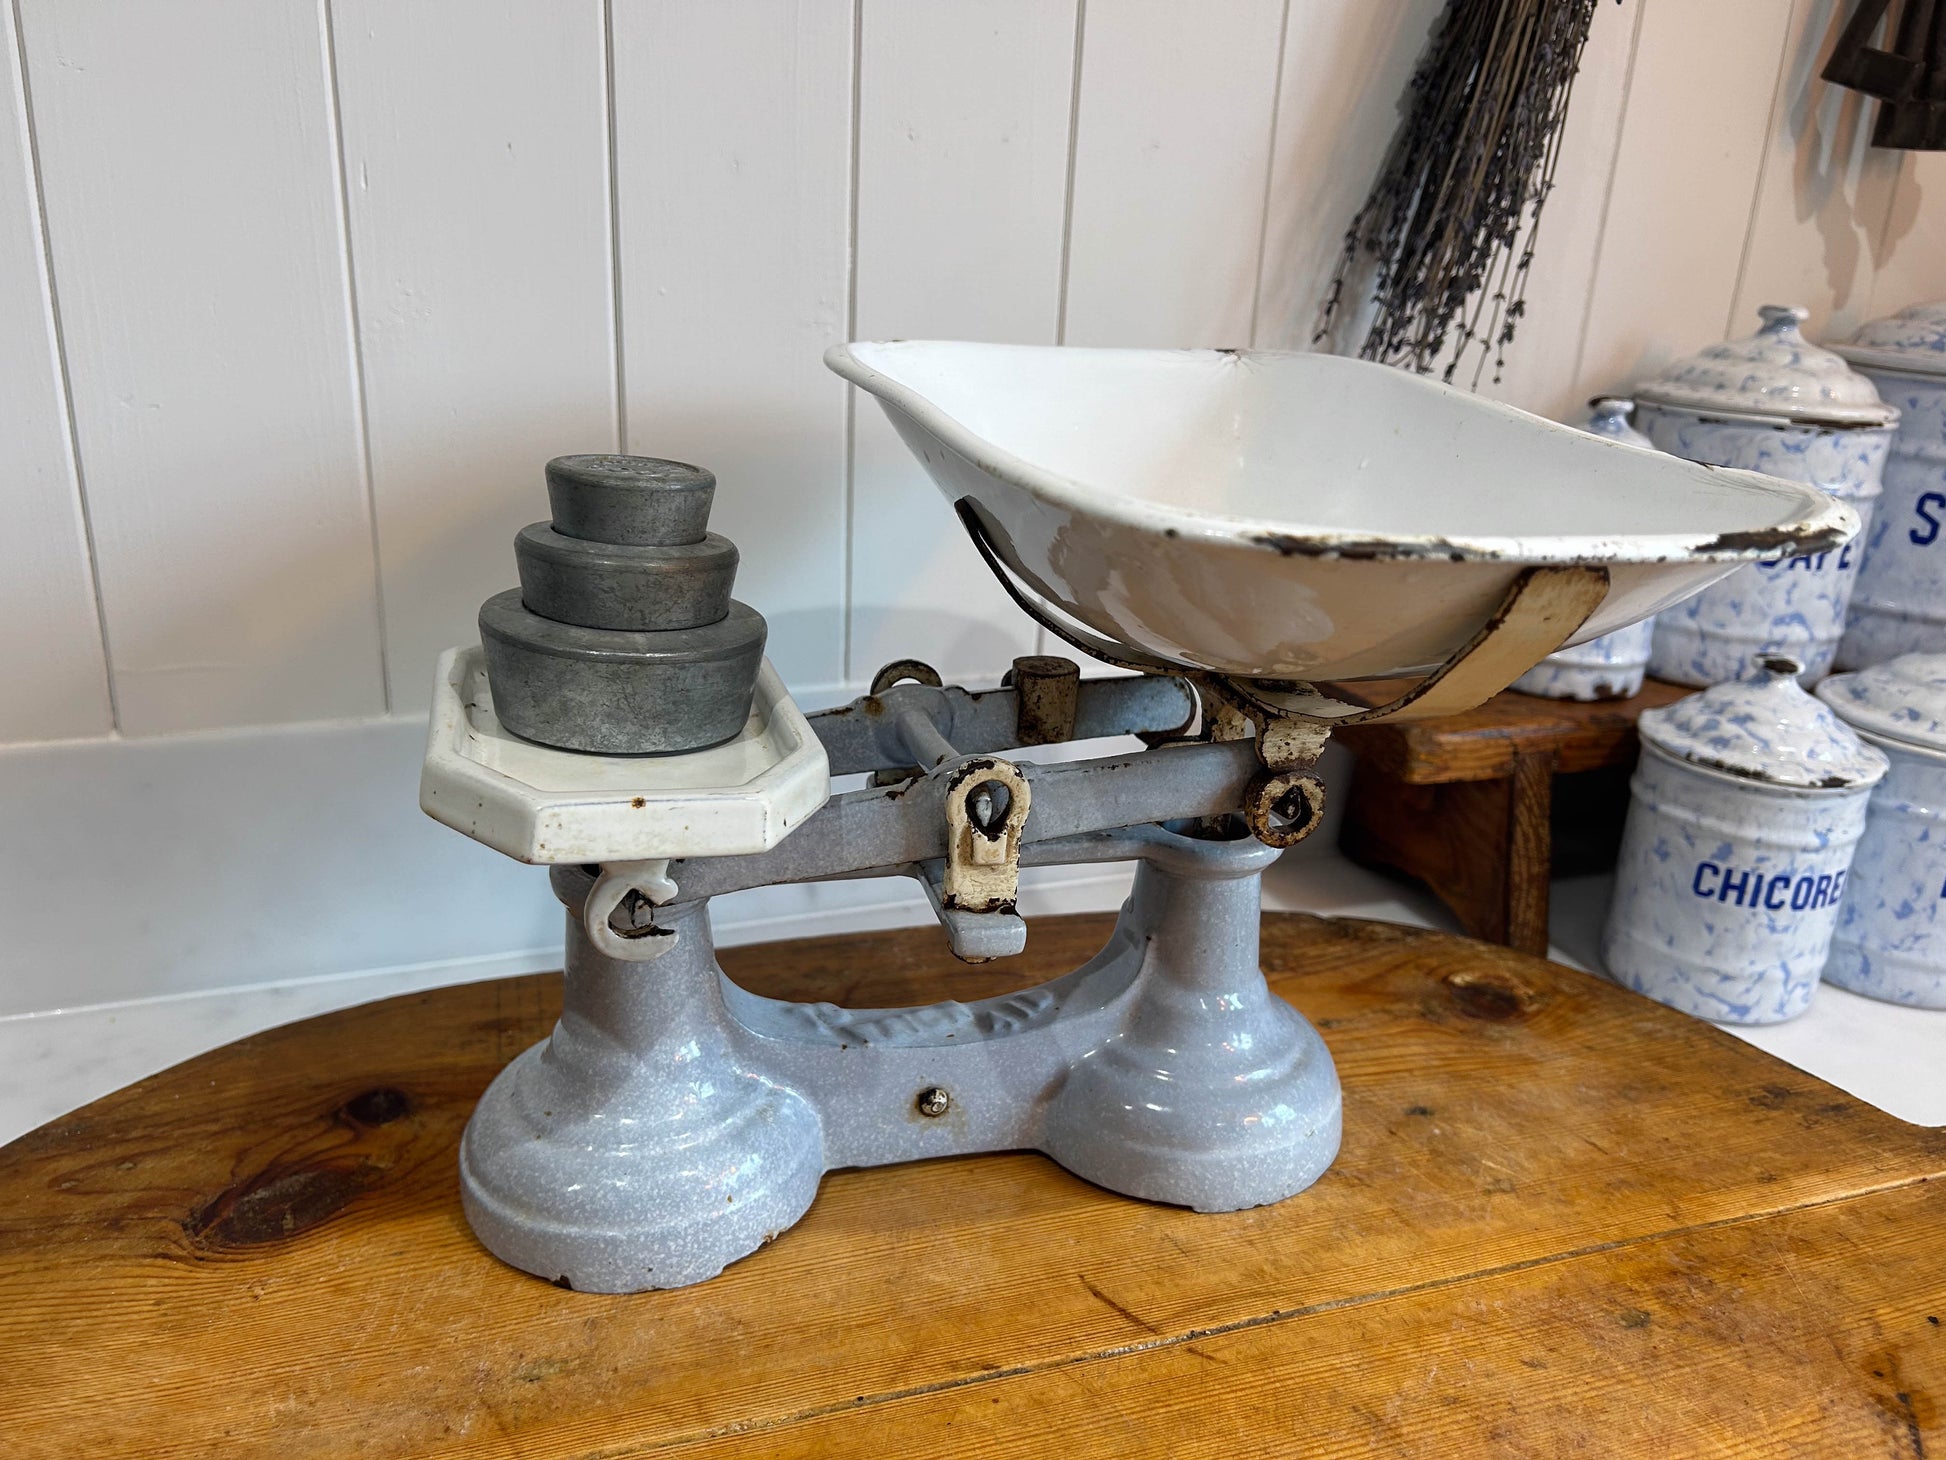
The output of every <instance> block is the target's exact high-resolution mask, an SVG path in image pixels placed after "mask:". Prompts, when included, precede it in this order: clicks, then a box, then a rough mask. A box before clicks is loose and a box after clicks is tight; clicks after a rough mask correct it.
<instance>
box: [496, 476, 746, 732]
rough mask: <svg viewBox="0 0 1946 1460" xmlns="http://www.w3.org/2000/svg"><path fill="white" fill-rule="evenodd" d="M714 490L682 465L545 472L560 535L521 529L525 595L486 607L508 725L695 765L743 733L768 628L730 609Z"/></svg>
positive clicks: (514, 592)
mask: <svg viewBox="0 0 1946 1460" xmlns="http://www.w3.org/2000/svg"><path fill="white" fill-rule="evenodd" d="M715 491H716V478H715V477H714V476H712V475H711V474H710V473H709V472H707V471H705V470H703V469H702V468H701V467H697V466H690V465H688V464H687V463H684V462H680V461H662V460H658V459H657V458H655V457H648V456H606V455H599V456H560V457H556V458H555V459H554V460H553V461H550V462H549V463H548V464H547V492H548V501H549V505H550V507H551V509H552V521H551V522H536V523H533V524H531V525H529V526H527V527H524V528H522V529H521V530H520V533H519V534H518V536H517V537H516V538H515V539H514V558H515V561H516V563H517V564H518V567H519V571H520V587H519V588H518V589H508V590H507V591H506V592H504V593H498V594H495V595H494V596H493V597H492V598H489V599H488V600H487V601H486V602H485V603H484V604H482V605H481V606H480V643H481V645H482V647H483V648H484V649H485V651H486V661H487V678H488V681H489V683H490V684H491V686H492V689H493V706H494V712H495V714H497V715H498V716H499V718H500V722H501V723H502V724H503V725H505V726H506V727H507V728H508V729H509V730H512V731H513V732H514V733H515V734H516V735H520V736H523V737H524V738H526V739H528V740H534V741H538V742H539V743H541V744H542V745H551V746H555V747H556V748H558V749H562V750H582V751H592V752H595V753H598V754H606V755H666V754H673V753H676V752H680V751H689V750H701V749H703V748H705V747H707V746H711V745H717V744H720V743H722V742H723V741H726V740H729V739H731V738H732V737H734V736H735V735H736V734H737V733H738V732H739V731H740V730H742V728H743V724H744V721H745V720H746V719H747V718H748V717H749V714H750V701H751V695H752V692H753V691H754V689H755V686H756V680H757V667H758V665H759V664H760V663H761V662H762V660H763V652H764V637H765V632H766V629H765V624H764V620H763V615H762V614H760V613H758V612H757V611H756V610H755V609H753V608H751V607H750V606H749V605H747V604H743V603H738V602H737V601H736V600H735V599H733V598H731V597H730V589H731V587H732V585H733V583H734V581H735V578H736V568H737V550H736V545H735V544H734V543H732V542H731V541H730V540H729V539H728V538H725V537H720V536H718V535H717V534H716V533H713V532H710V531H708V524H709V509H710V502H711V499H712V498H713V497H714V495H715Z"/></svg>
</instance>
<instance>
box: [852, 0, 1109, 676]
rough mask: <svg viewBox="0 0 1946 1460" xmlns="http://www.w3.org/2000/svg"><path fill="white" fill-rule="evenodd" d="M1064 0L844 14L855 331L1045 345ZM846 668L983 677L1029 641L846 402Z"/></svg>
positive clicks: (913, 470)
mask: <svg viewBox="0 0 1946 1460" xmlns="http://www.w3.org/2000/svg"><path fill="white" fill-rule="evenodd" d="M1075 9H1076V7H1075V5H1074V4H1073V3H1072V0H980V3H974V4H969V3H965V0H923V3H914V0H868V3H866V5H865V7H864V11H863V15H862V20H861V40H860V45H861V49H860V62H859V68H860V69H859V101H858V105H859V142H858V243H857V249H858V265H857V284H856V288H857V318H856V332H857V334H858V336H859V337H860V338H861V339H883V338H891V339H927V338H931V339H971V340H1005V341H1013V342H1017V343H1026V344H1052V343H1054V342H1055V339H1056V337H1057V332H1058V329H1059V325H1060V294H1061V230H1062V224H1063V219H1064V215H1065V204H1066V197H1067V172H1068V121H1069V114H1070V111H1071V108H1072V102H1073V80H1074V49H1075ZM855 409H856V413H857V414H856V418H855V424H854V429H855V433H856V435H855V438H854V461H853V478H852V480H853V504H854V507H853V514H852V575H851V612H852V652H851V663H850V673H851V676H852V677H853V678H854V679H862V678H865V677H868V676H869V675H870V674H871V673H872V672H873V670H874V669H876V668H877V667H878V666H879V665H880V664H883V663H886V662H888V661H890V660H892V659H897V658H903V657H911V656H915V655H916V656H918V657H921V658H924V659H926V660H927V661H928V662H930V663H932V664H934V665H936V666H937V667H938V668H939V669H940V670H941V672H943V673H945V674H946V675H948V676H949V677H950V676H982V675H991V674H992V673H994V672H995V671H996V670H998V669H999V668H1001V667H1003V666H1004V665H1005V664H1006V662H1007V661H1008V659H1009V658H1011V657H1012V656H1013V655H1015V654H1019V653H1027V652H1030V651H1031V649H1032V647H1033V642H1034V628H1033V625H1032V624H1030V623H1029V622H1028V621H1027V619H1026V618H1025V617H1024V616H1023V615H1022V614H1021V613H1020V611H1019V610H1018V609H1016V608H1015V607H1014V606H1013V605H1012V604H1011V603H1009V602H1008V601H1007V600H1006V598H1005V596H1004V594H1003V593H1002V592H1001V590H1000V587H999V585H998V584H996V583H994V582H993V580H992V578H991V577H990V576H989V575H988V573H987V570H986V568H985V567H984V565H982V564H981V562H980V560H979V558H978V557H977V556H976V554H975V553H974V551H973V548H972V546H971V544H969V543H968V542H967V541H966V540H965V537H964V535H963V534H962V533H961V531H960V528H959V525H958V523H957V522H955V521H954V520H953V517H952V514H951V513H950V511H949V510H948V508H947V504H946V502H945V500H944V499H943V498H941V497H940V495H939V493H938V492H937V491H936V490H935V489H934V488H933V486H932V484H931V482H930V481H929V480H928V479H927V478H926V475H925V473H924V472H923V471H922V470H921V469H920V468H919V465H918V463H917V462H916V461H915V460H914V459H913V457H912V454H911V453H910V452H909V451H907V450H906V448H905V446H904V445H903V444H901V443H900V441H899V439H898V438H897V436H896V435H894V434H893V431H892V429H891V427H890V426H889V425H888V424H887V423H886V421H885V418H884V415H883V413H882V412H881V411H880V410H879V408H878V404H877V402H876V401H874V400H873V399H871V398H870V397H869V396H864V395H860V396H859V397H858V399H857V401H856V404H855Z"/></svg>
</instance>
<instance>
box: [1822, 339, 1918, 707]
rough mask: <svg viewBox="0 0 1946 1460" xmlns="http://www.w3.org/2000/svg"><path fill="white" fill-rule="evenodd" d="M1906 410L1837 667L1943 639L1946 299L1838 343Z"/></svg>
mask: <svg viewBox="0 0 1946 1460" xmlns="http://www.w3.org/2000/svg"><path fill="white" fill-rule="evenodd" d="M1832 348H1833V349H1834V350H1836V351H1837V352H1838V353H1839V354H1840V355H1842V356H1844V357H1845V359H1847V360H1849V361H1850V362H1851V363H1852V364H1853V365H1854V366H1855V367H1857V369H1858V370H1859V371H1861V372H1862V373H1863V374H1865V375H1867V376H1869V377H1870V378H1871V380H1872V383H1873V384H1874V385H1876V386H1877V387H1878V393H1879V395H1880V396H1882V397H1883V398H1884V400H1885V402H1886V404H1888V405H1890V406H1893V407H1895V408H1896V409H1897V410H1898V412H1899V429H1898V432H1897V434H1896V435H1894V436H1893V438H1892V452H1891V455H1890V457H1888V458H1887V460H1886V463H1885V495H1884V496H1883V497H1882V498H1880V499H1879V507H1878V512H1877V514H1876V516H1875V517H1874V518H1873V521H1872V523H1871V526H1870V527H1869V528H1868V529H1867V530H1866V531H1865V532H1864V533H1862V534H1860V538H1859V540H1860V541H1861V542H1863V543H1864V544H1865V548H1864V562H1863V563H1862V564H1861V565H1860V566H1859V569H1858V587H1857V589H1856V591H1855V592H1854V593H1853V594H1852V600H1851V612H1850V614H1849V615H1848V616H1847V618H1846V621H1845V638H1844V642H1843V643H1842V644H1840V645H1839V646H1838V667H1839V668H1841V669H1860V668H1863V667H1864V666H1865V665H1868V664H1882V663H1884V662H1885V661H1886V660H1887V659H1892V658H1896V657H1897V656H1898V655H1901V654H1915V653H1932V652H1935V651H1938V650H1942V649H1946V303H1939V304H1915V305H1913V306H1912V307H1911V308H1910V309H1903V310H1900V311H1899V313H1897V314H1895V315H1894V316H1892V318H1890V319H1881V320H1878V321H1876V322H1875V323H1872V324H1868V325H1866V326H1865V327H1864V328H1863V329H1861V330H1860V331H1859V332H1858V335H1857V338H1855V339H1853V340H1852V341H1851V342H1850V343H1849V344H1844V345H1834V346H1833V347H1832Z"/></svg>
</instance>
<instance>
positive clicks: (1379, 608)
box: [825, 340, 1858, 698]
mask: <svg viewBox="0 0 1946 1460" xmlns="http://www.w3.org/2000/svg"><path fill="white" fill-rule="evenodd" d="M825 362H826V363H827V364H828V365H829V366H830V367H831V368H832V369H833V370H835V371H837V372H838V374H840V375H842V376H844V377H845V378H846V379H847V380H850V381H852V382H853V383H855V384H857V385H858V386H860V387H861V388H863V389H865V390H868V391H870V392H871V393H872V394H873V395H875V396H877V397H878V398H879V401H880V404H881V405H883V406H884V408H885V412H886V414H887V415H888V416H889V417H890V418H891V420H892V424H893V425H894V426H895V427H896V428H897V430H898V432H899V435H900V436H901V437H902V438H903V439H904V440H905V443H906V445H907V446H909V447H910V448H911V449H912V451H913V453H914V454H915V455H917V456H918V457H919V459H920V460H921V461H922V462H923V463H924V465H925V468H926V470H927V471H928V472H929V473H930V474H931V476H932V479H933V481H934V482H935V483H937V485H938V486H939V489H940V490H941V491H942V492H944V493H945V494H946V496H947V498H948V499H949V500H951V501H952V502H954V503H955V504H963V505H962V506H961V513H962V518H963V520H967V526H968V530H969V531H970V532H972V533H973V535H974V537H975V540H976V541H980V540H981V539H982V538H984V539H985V542H984V546H985V547H986V548H988V549H990V551H991V553H992V555H993V556H995V557H997V558H998V560H999V564H1001V565H1004V568H1005V569H1006V570H1007V571H1008V572H1010V573H1012V574H1015V575H1018V577H1019V578H1020V579H1022V580H1024V582H1025V583H1026V585H1028V586H1029V587H1030V588H1031V589H1032V590H1033V591H1034V592H1035V593H1038V594H1040V595H1042V596H1043V597H1044V598H1046V599H1047V600H1049V601H1051V602H1052V603H1053V604H1054V605H1056V606H1057V607H1058V608H1059V609H1060V610H1061V611H1062V612H1063V613H1064V614H1065V615H1066V616H1067V617H1068V618H1069V619H1071V620H1072V621H1074V623H1076V624H1078V625H1081V626H1085V630H1089V631H1092V633H1093V634H1094V635H1100V636H1103V637H1104V638H1105V639H1106V640H1107V641H1108V642H1109V644H1110V645H1112V646H1120V647H1121V648H1122V650H1123V651H1124V653H1123V654H1122V655H1121V656H1119V658H1118V660H1117V662H1128V663H1131V664H1134V665H1138V666H1140V667H1144V668H1151V669H1158V670H1160V669H1166V668H1170V667H1174V668H1178V669H1181V668H1191V669H1200V670H1206V671H1212V672H1214V673H1216V674H1218V675H1220V676H1224V677H1227V678H1231V679H1234V680H1241V681H1246V682H1249V681H1266V680H1267V681H1271V682H1273V683H1272V686H1271V688H1272V690H1273V692H1274V690H1275V689H1276V687H1277V686H1276V682H1279V681H1284V682H1288V681H1301V682H1308V681H1318V680H1324V681H1328V680H1350V679H1370V678H1385V677H1391V676H1403V675H1413V674H1426V673H1430V672H1433V671H1435V670H1437V669H1438V668H1439V667H1440V666H1442V665H1446V664H1448V662H1449V661H1450V660H1452V659H1453V658H1454V657H1455V656H1457V655H1459V654H1461V652H1462V651H1464V650H1465V649H1467V647H1468V646H1469V643H1471V642H1473V641H1475V640H1476V639H1478V638H1479V636H1480V635H1481V634H1482V633H1483V631H1485V630H1487V629H1489V628H1490V627H1491V626H1492V621H1493V619H1494V618H1495V615H1496V614H1498V613H1500V612H1502V611H1503V610H1504V609H1505V608H1506V607H1507V604H1508V599H1509V594H1510V591H1511V590H1512V589H1514V588H1515V587H1516V586H1517V584H1518V581H1519V580H1520V578H1521V575H1522V574H1523V572H1524V571H1525V570H1528V569H1534V568H1563V567H1574V568H1585V569H1592V570H1598V571H1597V572H1596V573H1594V574H1586V575H1583V581H1584V583H1585V582H1586V581H1587V579H1588V578H1589V577H1595V578H1597V579H1598V578H1599V574H1600V572H1605V575H1606V584H1605V587H1604V588H1601V589H1599V598H1598V600H1597V601H1595V602H1594V605H1593V607H1592V610H1591V611H1589V612H1588V613H1587V614H1586V616H1585V618H1583V619H1582V620H1581V621H1580V622H1578V623H1575V624H1569V625H1568V628H1569V630H1570V632H1568V634H1567V636H1566V638H1565V642H1566V643H1568V644H1575V643H1581V642H1584V641H1585V640H1588V639H1592V638H1595V637H1597V636H1598V635H1601V634H1605V633H1610V632H1612V631H1613V630H1616V629H1620V628H1624V627H1626V626H1628V625H1629V624H1632V623H1635V622H1636V621H1638V620H1640V619H1643V618H1646V617H1647V616H1648V615H1650V614H1652V613H1655V612H1656V611H1658V610H1659V609H1662V608H1666V607H1668V606H1669V605H1671V604H1673V603H1675V602H1677V601H1679V600H1680V599H1682V598H1685V597H1687V596H1688V595H1689V594H1692V593H1694V592H1696V591H1697V590H1698V589H1701V588H1703V587H1705V586H1707V585H1708V584H1710V583H1713V582H1715V581H1716V580H1717V579H1719V578H1722V577H1724V576H1726V575H1727V574H1729V573H1730V572H1732V571H1734V570H1735V568H1736V567H1737V566H1738V565H1739V564H1741V563H1745V562H1750V561H1752V560H1756V559H1762V558H1775V557H1779V556H1787V555H1791V554H1797V553H1806V552H1817V551H1822V550H1824V549H1826V548H1830V547H1835V546H1837V545H1838V544H1839V543H1841V542H1843V541H1845V540H1846V539H1847V538H1849V537H1850V536H1851V535H1852V534H1853V533H1854V532H1855V531H1856V530H1857V527H1858V519H1857V517H1856V515H1855V514H1854V513H1853V512H1851V510H1850V509H1848V508H1846V507H1844V506H1843V505H1841V504H1839V503H1837V502H1835V501H1834V500H1832V499H1831V498H1830V497H1827V496H1826V495H1824V494H1823V493H1821V492H1819V491H1817V490H1816V489H1814V488H1811V487H1807V486H1803V485H1800V484H1797V483H1792V482H1784V481H1780V480H1778V479H1776V478H1772V477H1766V476H1760V475H1757V474H1756V473H1754V472H1747V471H1734V470H1726V469H1721V468H1715V467H1706V466H1699V465H1696V464H1694V463H1691V462H1687V461H1681V460H1677V459H1675V458H1672V457H1667V456H1658V455H1652V454H1650V453H1647V452H1643V451H1638V450H1633V449H1630V448H1628V447H1626V446H1624V445H1622V444H1620V443H1617V442H1612V441H1607V440H1602V439H1599V438H1596V437H1592V436H1589V435H1587V434H1586V433H1584V432H1581V431H1577V430H1575V429H1573V428H1571V427H1568V426H1562V425H1558V424H1556V423H1554V422H1552V421H1546V420H1542V419H1541V418H1539V417H1537V416H1531V415H1528V414H1526V413H1525V412H1522V411H1518V410H1514V409H1513V408H1511V407H1508V406H1502V405H1498V404H1495V403H1493V402H1490V401H1485V400H1482V399H1480V398H1478V397H1476V396H1472V395H1469V394H1467V393H1466V392H1464V391H1461V390H1456V389H1453V388H1451V387H1449V386H1444V385H1440V384H1438V383H1436V382H1434V381H1431V380H1427V379H1424V378H1421V377H1418V376H1414V375H1409V374H1406V373H1404V372H1402V371H1400V370H1397V369H1395V368H1392V367H1390V366H1382V365H1376V364H1372V363H1369V362H1365V361H1359V360H1350V359H1345V358H1343V357H1340V356H1333V355H1320V354H1283V353H1271V352H1258V351H1247V350H1123V349H1080V348H1073V347H1067V346H1032V345H990V344H967V343H960V342H954V341H931V340H907V341H896V342H889V343H855V344H849V345H840V346H837V347H835V348H834V349H832V350H831V351H829V352H828V353H827V354H826V356H825ZM996 571H998V568H997V567H996ZM1004 576H1005V575H1004V574H1003V578H1004ZM1592 596H1593V595H1592V594H1589V595H1588V597H1592ZM1584 602H1585V599H1584ZM1050 627H1053V625H1050ZM1059 631H1060V630H1059V629H1058V628H1057V632H1059ZM1063 637H1067V638H1069V639H1070V641H1071V642H1077V643H1081V644H1082V646H1083V647H1086V648H1089V649H1091V650H1094V649H1095V648H1096V647H1097V646H1096V645H1095V644H1093V643H1089V642H1086V641H1085V640H1084V639H1078V638H1076V637H1075V636H1074V635H1073V634H1071V633H1069V634H1064V635H1063ZM1558 647H1561V643H1559V642H1557V643H1553V644H1548V645H1546V646H1545V648H1543V649H1542V650H1541V651H1540V653H1537V654H1535V655H1534V656H1533V660H1538V659H1539V658H1540V657H1541V655H1542V654H1545V653H1547V652H1551V651H1552V650H1553V649H1555V648H1558ZM1127 651H1133V653H1129V652H1127ZM1533 660H1530V661H1529V664H1528V665H1521V666H1520V667H1519V668H1518V669H1516V670H1515V671H1514V672H1515V674H1518V673H1520V672H1522V671H1524V670H1525V669H1526V668H1527V667H1530V665H1531V663H1532V662H1533ZM1508 682H1511V681H1508ZM1287 687H1288V686H1286V688H1287ZM1501 687H1503V686H1494V688H1493V689H1489V690H1488V691H1487V693H1488V694H1491V693H1493V692H1494V691H1495V690H1497V689H1498V688H1501ZM1481 698H1485V696H1484V695H1482V696H1481Z"/></svg>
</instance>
